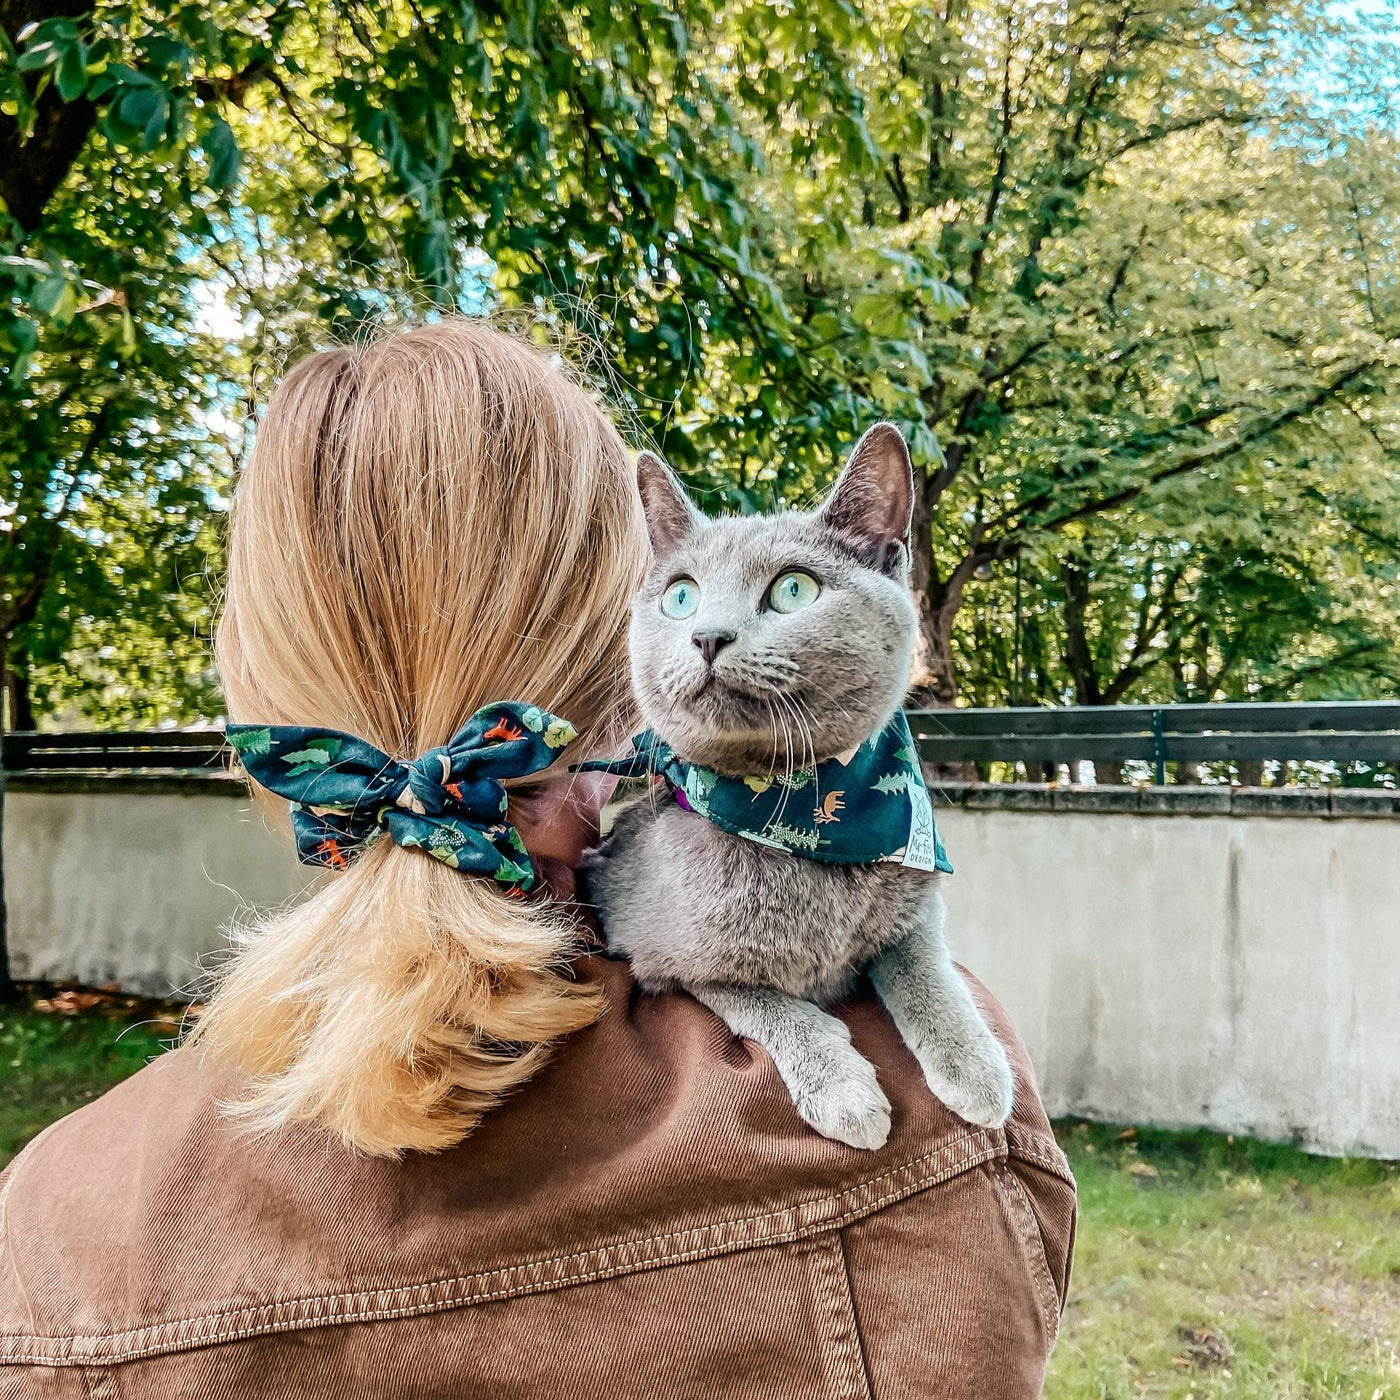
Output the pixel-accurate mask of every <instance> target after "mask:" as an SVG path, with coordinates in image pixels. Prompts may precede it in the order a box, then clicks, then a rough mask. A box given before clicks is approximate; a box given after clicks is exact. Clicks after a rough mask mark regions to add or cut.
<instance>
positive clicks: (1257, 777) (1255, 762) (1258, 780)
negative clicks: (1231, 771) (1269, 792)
mask: <svg viewBox="0 0 1400 1400" xmlns="http://www.w3.org/2000/svg"><path fill="white" fill-rule="evenodd" d="M1235 774H1236V776H1237V777H1238V778H1239V784H1240V786H1241V787H1263V786H1264V760H1263V759H1262V758H1242V759H1240V760H1239V761H1238V762H1237V763H1236V764H1235Z"/></svg>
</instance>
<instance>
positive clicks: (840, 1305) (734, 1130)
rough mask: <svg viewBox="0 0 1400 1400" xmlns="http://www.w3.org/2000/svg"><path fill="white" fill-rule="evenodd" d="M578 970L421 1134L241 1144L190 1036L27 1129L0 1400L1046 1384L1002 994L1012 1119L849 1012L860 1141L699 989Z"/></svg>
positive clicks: (682, 1393) (1050, 1269) (855, 1395)
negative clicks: (448, 1114) (537, 1065)
mask: <svg viewBox="0 0 1400 1400" xmlns="http://www.w3.org/2000/svg"><path fill="white" fill-rule="evenodd" d="M590 970H591V972H592V974H593V975H595V976H597V977H599V978H600V979H602V980H603V981H604V982H605V983H606V984H607V987H608V995H609V1005H608V1012H607V1014H606V1015H605V1017H604V1018H603V1019H602V1021H600V1022H599V1024H598V1025H597V1026H595V1027H594V1028H592V1029H591V1030H589V1031H587V1032H585V1033H583V1034H581V1035H579V1036H576V1037H575V1038H574V1039H572V1040H571V1041H570V1042H569V1043H568V1044H567V1045H565V1046H564V1047H563V1048H562V1049H561V1050H560V1052H559V1054H558V1056H557V1057H556V1059H555V1061H554V1062H553V1064H552V1065H551V1066H550V1067H549V1068H548V1069H547V1070H546V1071H545V1072H543V1073H542V1074H541V1075H540V1076H538V1078H537V1079H536V1080H535V1081H534V1082H533V1083H531V1084H530V1085H528V1086H527V1087H526V1089H525V1090H524V1091H523V1092H521V1093H520V1094H519V1095H517V1096H516V1098H515V1099H513V1100H512V1101H511V1102H510V1103H508V1104H507V1105H506V1106H505V1107H503V1108H502V1109H500V1110H499V1111H497V1112H496V1113H494V1114H492V1115H490V1116H489V1117H488V1118H487V1120H486V1122H485V1123H484V1124H483V1125H482V1126H481V1128H480V1129H479V1130H478V1131H477V1132H476V1133H475V1134H474V1135H473V1136H472V1137H471V1138H470V1139H469V1140H468V1141H467V1142H466V1143H464V1144H463V1145H462V1146H461V1147H459V1148H456V1149H454V1150H452V1151H450V1152H445V1153H442V1154H440V1155H438V1156H431V1157H429V1156H417V1157H410V1158H407V1159H405V1160H403V1161H401V1162H392V1161H384V1160H372V1159H367V1158H362V1157H355V1156H352V1155H350V1154H349V1153H347V1152H345V1151H344V1150H342V1149H341V1148H340V1147H339V1146H337V1145H336V1144H334V1143H331V1142H330V1141H328V1140H327V1139H326V1138H325V1137H323V1136H321V1135H319V1134H317V1133H316V1132H313V1131H310V1130H307V1131H296V1132H288V1133H286V1134H284V1135H283V1136H281V1137H278V1138H272V1139H262V1140H249V1139H247V1138H240V1137H239V1136H237V1135H236V1134H235V1133H234V1132H233V1131H232V1130H231V1129H230V1128H229V1126H228V1125H227V1123H226V1122H225V1121H224V1120H223V1119H221V1117H220V1115H219V1111H218V1109H217V1107H216V1099H217V1096H218V1094H219V1092H220V1088H221V1086H219V1085H216V1084H214V1083H211V1081H210V1078H209V1076H208V1074H207V1072H206V1071H205V1069H204V1068H203V1067H202V1066H201V1064H200V1062H199V1060H198V1059H197V1058H195V1056H194V1055H193V1054H191V1053H187V1052H178V1051H177V1052H176V1053H174V1054H172V1055H168V1056H166V1057H164V1058H163V1059H161V1060H158V1061H157V1062H156V1063H154V1064H152V1065H150V1066H148V1067H147V1068H146V1069H145V1070H143V1071H142V1072H141V1073H139V1074H137V1075H136V1076H135V1077H134V1078H133V1079H131V1080H128V1081H127V1082H126V1083H125V1084H123V1085H121V1086H120V1087H119V1088H117V1089H115V1090H113V1091H112V1092H111V1093H110V1094H108V1095H107V1096H106V1097H105V1098H103V1099H101V1100H99V1101H98V1102H96V1103H93V1104H91V1105H89V1106H88V1107H86V1108H84V1109H82V1110H80V1111H79V1112H77V1113H75V1114H73V1115H72V1116H71V1117H69V1118H66V1119H64V1120H63V1121H62V1122H60V1123H57V1124H55V1125H54V1126H53V1127H52V1128H50V1129H48V1131H47V1132H45V1133H44V1134H43V1135H42V1136H41V1137H40V1138H39V1139H38V1140H36V1141H35V1142H34V1143H33V1144H31V1145H30V1147H29V1148H28V1149H27V1150H26V1151H25V1152H24V1153H23V1154H21V1156H20V1157H19V1158H18V1159H17V1160H16V1162H15V1163H13V1164H12V1166H11V1168H10V1170H9V1171H8V1172H7V1174H6V1176H5V1178H4V1179H3V1187H0V1190H2V1191H3V1196H0V1397H5V1400H11V1398H14V1397H25V1400H28V1398H29V1397H64V1400H194V1397H198V1400H234V1397H238V1398H239V1400H257V1397H272V1396H276V1397H279V1400H310V1398H311V1397H329V1398H330V1400H362V1398H364V1400H380V1397H384V1398H385V1400H388V1397H394V1398H395V1400H398V1397H403V1400H408V1397H412V1398H413V1400H433V1398H435V1397H443V1400H446V1397H452V1400H476V1397H480V1400H488V1398H489V1400H516V1398H517V1397H519V1400H553V1397H559V1400H566V1398H567V1400H576V1397H598V1400H605V1398H606V1400H630V1398H631V1397H639V1398H640V1397H647V1398H648V1400H650V1398H651V1397H661V1398H663V1400H692V1398H694V1400H698V1398H699V1397H707V1400H708V1397H724V1400H729V1398H730V1397H732V1398H733V1400H750V1398H751V1400H760V1397H761V1400H798V1397H801V1398H802V1400H819V1397H831V1400H836V1398H837V1397H840V1400H895V1397H900V1398H901V1400H913V1397H940V1400H1032V1397H1034V1396H1037V1395H1038V1394H1039V1393H1040V1385H1041V1378H1042V1374H1043V1371H1044V1366H1045V1360H1046V1357H1047V1355H1048V1354H1049V1351H1050V1347H1051V1345H1052V1343H1053V1341H1054V1337H1055V1329H1056V1325H1057V1321H1058V1317H1059V1312H1060V1308H1061V1305H1062V1303H1063V1299H1064V1291H1065V1286H1066V1283H1067V1280H1068V1275H1069V1266H1070V1253H1071V1249H1072V1242H1073V1234H1074V1218H1075V1200H1074V1184H1073V1180H1072V1178H1071V1176H1070V1173H1069V1170H1068V1168H1067V1166H1066V1163H1065V1159H1064V1157H1063V1155H1062V1154H1061V1153H1060V1150H1059V1148H1058V1147H1057V1146H1056V1145H1055V1141H1054V1139H1053V1137H1052V1136H1051V1134H1050V1128H1049V1124H1048V1123H1047V1122H1046V1119H1045V1114H1044V1112H1043V1110H1042V1108H1041V1106H1040V1102H1039V1100H1038V1098H1037V1097H1036V1092H1035V1087H1034V1081H1033V1079H1032V1077H1031V1069H1030V1065H1029V1063H1028V1061H1027V1059H1026V1055H1025V1051H1024V1049H1023V1047H1022V1046H1021V1044H1020V1041H1019V1040H1018V1039H1017V1038H1016V1035H1015V1032H1014V1031H1013V1030H1012V1028H1011V1027H1010V1025H1009V1024H1008V1022H1007V1020H1006V1017H1005V1015H1004V1014H1003V1013H1002V1012H1001V1010H1000V1008H999V1007H998V1006H996V1004H995V1003H994V1002H992V1001H991V1000H990V998H987V997H986V996H985V994H981V993H979V995H982V999H983V1002H984V1005H985V1006H986V1008H987V1011H988V1014H989V1016H990V1017H991V1019H992V1022H993V1024H994V1026H995V1027H996V1029H997V1032H998V1034H999V1035H1000V1036H1001V1037H1002V1039H1003V1040H1004V1041H1005V1043H1006V1044H1007V1045H1008V1046H1009V1047H1010V1049H1011V1052H1012V1056H1013V1061H1014V1064H1015V1067H1016V1072H1017V1075H1018V1080H1019V1086H1018V1093H1017V1096H1016V1111H1015V1113H1014V1115H1013V1117H1012V1119H1011V1121H1010V1122H1009V1123H1008V1124H1007V1126H1006V1128H1005V1130H1004V1131H1000V1130H990V1131H989V1130H985V1129H980V1128H971V1127H969V1126H968V1125H967V1124H966V1123H964V1122H962V1121H961V1120H960V1119H957V1118H955V1117H954V1116H953V1115H952V1114H951V1113H949V1112H948V1111H947V1110H946V1109H945V1108H944V1107H943V1106H942V1105H941V1104H939V1103H938V1102H937V1101H936V1100H935V1099H934V1098H933V1097H932V1096H931V1095H930V1094H929V1092H928V1090H927V1088H926V1087H925V1085H924V1082H923V1079H922V1077H921V1076H920V1073H919V1071H918V1068H917V1066H916V1065H915V1063H914V1060H913V1059H912V1057H911V1056H910V1055H909V1053H908V1051H907V1050H906V1049H905V1048H904V1046H903V1044H902V1043H901V1042H900V1039H899V1036H898V1034H897V1032H896V1031H895V1030H894V1028H893V1026H892V1025H891V1024H890V1021H889V1019H888V1017H887V1016H886V1014H885V1012H884V1011H883V1009H882V1008H881V1007H880V1006H879V1004H878V1003H876V1002H875V1001H873V1000H872V999H870V998H869V997H868V996H867V997H863V998H857V999H856V1000H854V1001H853V1002H852V1003H851V1004H850V1005H848V1006H847V1007H845V1008H843V1009H842V1012H841V1014H842V1015H843V1016H844V1017H845V1018H846V1020H847V1022H848V1024H849V1025H850V1027H851V1030H852V1033H853V1037H854V1040H855V1044H856V1045H857V1046H858V1047H859V1048H860V1049H861V1050H862V1051H863V1052H864V1053H865V1054H866V1055H868V1056H869V1057H870V1059H871V1060H872V1061H873V1062H874V1063H875V1065H876V1066H877V1068H878V1070H879V1072H880V1078H881V1082H882V1083H883V1085H884V1087H885V1090H886V1092H887V1093H888V1095H889V1098H890V1100H891V1102H892V1103H893V1105H894V1131H893V1133H892V1135H891V1137H890V1141H889V1143H888V1145H887V1146H886V1147H885V1148H883V1149H882V1150H881V1151H879V1152H874V1153H868V1152H858V1151H855V1150H854V1149H852V1148H849V1147H844V1146H842V1145H841V1144H839V1143H835V1142H828V1141H826V1140H825V1139H823V1138H821V1137H818V1136H817V1135H816V1134H815V1133H813V1132H811V1131H810V1130H808V1129H807V1128H806V1126H805V1125H804V1124H803V1123H802V1122H801V1121H800V1120H799V1119H798V1118H797V1116H796V1114H795V1112H794V1111H793V1108H792V1104H791V1102H790V1101H789V1098H788V1095H787V1091H786V1089H785V1088H784V1087H783V1084H782V1082H781V1081H780V1080H779V1078H778V1076H777V1074H776V1072H775V1071H774V1069H773V1065H772V1063H771V1061H770V1060H768V1058H767V1057H766V1056H765V1055H764V1054H763V1053H762V1052H760V1051H759V1050H758V1049H757V1048H756V1047H754V1046H753V1045H751V1044H749V1043H748V1042H741V1041H736V1040H735V1039H734V1038H733V1037H732V1036H731V1035H730V1033H729V1031H728V1030H727V1029H726V1028H725V1026H724V1025H723V1024H722V1023H721V1022H720V1021H718V1020H717V1019H716V1018H715V1017H714V1016H712V1015H711V1014H710V1013H709V1012H708V1011H707V1010H705V1009H704V1008H703V1007H701V1006H700V1005H698V1004H697V1003H696V1002H693V1001H691V1000H689V999H688V998H686V997H683V996H663V997H643V996H639V995H638V994H637V993H636V991H635V989H633V988H632V986H631V984H630V982H629V979H628V975H627V970H626V968H625V967H624V966H622V965H620V964H616V963H608V962H604V961H596V962H595V963H594V964H593V965H592V967H591V969H590ZM223 1087H226V1086H223Z"/></svg>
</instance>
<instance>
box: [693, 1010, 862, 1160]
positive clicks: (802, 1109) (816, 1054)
mask: <svg viewBox="0 0 1400 1400" xmlns="http://www.w3.org/2000/svg"><path fill="white" fill-rule="evenodd" d="M686 990H687V991H689V992H690V993H691V995H692V996H694V997H695V998H696V1000H697V1001H702V1002H704V1003H705V1005H706V1006H708V1007H709V1008H710V1010H711V1011H713V1012H714V1013H715V1015H717V1016H718V1017H719V1018H720V1019H721V1020H722V1021H724V1023H725V1024H726V1025H727V1026H728V1027H729V1029H730V1030H732V1031H733V1032H734V1034H735V1035H739V1036H745V1037H747V1038H748V1039H749V1040H754V1041H757V1042H758V1044H760V1045H761V1046H762V1047H763V1048H764V1049H765V1050H766V1051H767V1052H768V1053H769V1055H770V1056H772V1059H773V1063H774V1065H776V1066H777V1070H778V1073H779V1074H780V1075H781V1076H782V1080H783V1083H784V1084H786V1085H787V1087H788V1092H789V1093H790V1094H791V1095H792V1101H793V1103H794V1104H795V1105H796V1107H797V1112H798V1114H799V1115H800V1116H801V1118H802V1119H803V1121H804V1122H806V1123H808V1124H810V1125H811V1126H812V1127H813V1128H815V1129H816V1130H817V1132H819V1133H820V1134H821V1135H822V1136H823V1137H828V1138H834V1139H835V1140H836V1141H837V1142H844V1143H848V1144H849V1145H850V1146H851V1147H864V1148H876V1147H883V1146H884V1145H885V1142H886V1141H887V1139H888V1138H889V1135H890V1101H889V1100H888V1099H887V1098H886V1097H885V1094H884V1091H883V1090H882V1089H881V1088H880V1081H879V1080H878V1079H877V1078H876V1076H875V1067H874V1066H873V1065H872V1064H871V1063H870V1061H869V1060H867V1059H866V1058H865V1056H864V1055H862V1054H861V1053H860V1052H859V1051H858V1050H857V1049H856V1048H855V1046H854V1045H852V1044H851V1033H850V1031H848V1030H847V1029H846V1027H845V1025H844V1024H843V1023H842V1022H841V1021H838V1020H837V1019H836V1017H835V1016H829V1015H828V1014H827V1013H826V1012H825V1011H823V1010H822V1009H821V1008H820V1007H818V1006H815V1005H813V1003H811V1002H810V1001H803V1000H802V999H801V998H800V997H794V996H789V995H788V994H787V993H786V992H779V991H775V990H773V989H772V988H771V987H739V986H733V985H729V984H719V983H713V982H709V983H700V984H696V985H690V984H687V988H686Z"/></svg>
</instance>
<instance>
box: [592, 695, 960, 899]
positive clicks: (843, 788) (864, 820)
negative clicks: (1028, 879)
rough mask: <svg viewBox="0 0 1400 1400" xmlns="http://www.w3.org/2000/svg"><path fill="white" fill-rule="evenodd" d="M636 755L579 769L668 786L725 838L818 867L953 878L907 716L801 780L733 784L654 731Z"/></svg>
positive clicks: (801, 771) (794, 776)
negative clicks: (884, 867)
mask: <svg viewBox="0 0 1400 1400" xmlns="http://www.w3.org/2000/svg"><path fill="white" fill-rule="evenodd" d="M632 750H633V751H632V753H631V754H630V755H629V756H627V757H625V758H620V759H613V760H611V761H606V760H595V761H593V762H590V763H583V764H580V765H578V766H579V767H580V768H582V769H587V770H591V771H597V772H605V773H615V774H617V775H619V776H620V777H627V778H639V777H646V776H655V777H659V778H662V779H663V780H664V781H665V782H666V784H667V786H669V787H670V789H671V791H672V792H673V793H674V795H675V798H676V801H677V802H678V803H679V804H680V805H681V806H682V807H684V808H686V809H687V810H689V811H693V812H696V813H698V814H699V815H700V816H702V817H705V818H707V819H708V820H710V821H712V822H713V823H714V824H715V825H716V826H718V827H720V828H721V829H722V830H724V831H728V832H730V833H732V834H733V835H735V836H742V837H745V838H746V839H747V840H750V841H756V842H758V843H759V844H760V845H763V846H772V847H774V848H776V849H778V850H783V851H788V852H790V853H791V854H792V855H796V856H803V857H805V858H806V859H808V860H820V861H827V862H830V863H831V864H834V865H872V864H874V863H875V862H877V861H895V862H898V863H900V864H902V865H908V866H912V867H914V868H915V869H918V870H942V871H944V872H945V873H947V874H952V871H953V867H952V864H951V862H950V861H949V859H948V853H947V852H946V851H945V850H944V849H943V842H942V841H941V840H940V839H939V836H938V830H937V828H936V826H935V825H934V820H933V803H932V802H931V801H930V799H929V795H928V788H927V787H926V786H925V784H924V777H923V773H922V771H921V770H920V768H919V756H918V751H917V750H916V749H915V747H914V737H913V735H912V734H910V732H909V722H908V720H906V719H905V718H904V715H903V714H902V713H900V714H898V715H896V716H895V718H894V720H893V721H891V723H889V724H888V725H886V726H885V728H884V729H882V730H880V731H879V732H878V733H877V734H875V735H874V736H873V737H872V738H870V739H868V740H866V741H865V743H863V744H861V745H859V747H857V748H856V749H854V750H852V751H851V752H849V753H845V754H839V755H837V757H835V758H832V759H828V760H827V761H825V762H823V763H818V764H816V765H814V766H808V767H806V768H798V769H796V770H794V771H793V772H791V773H767V774H763V775H761V776H753V777H746V778H731V777H726V776H725V775H723V774H721V773H716V772H714V771H713V770H712V769H709V768H702V767H700V766H699V765H698V764H694V763H686V762H685V761H684V760H682V759H680V758H678V757H677V756H676V754H675V751H674V750H673V749H672V748H671V747H670V746H669V745H668V744H666V743H664V742H663V741H662V740H661V739H659V738H658V737H657V736H656V734H654V733H653V732H652V731H651V730H650V729H648V730H645V731H644V732H643V733H641V734H638V735H635V736H634V737H633V739H632Z"/></svg>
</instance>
